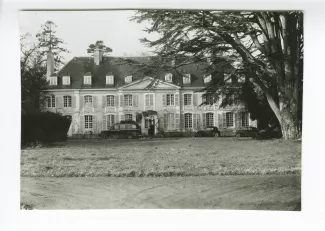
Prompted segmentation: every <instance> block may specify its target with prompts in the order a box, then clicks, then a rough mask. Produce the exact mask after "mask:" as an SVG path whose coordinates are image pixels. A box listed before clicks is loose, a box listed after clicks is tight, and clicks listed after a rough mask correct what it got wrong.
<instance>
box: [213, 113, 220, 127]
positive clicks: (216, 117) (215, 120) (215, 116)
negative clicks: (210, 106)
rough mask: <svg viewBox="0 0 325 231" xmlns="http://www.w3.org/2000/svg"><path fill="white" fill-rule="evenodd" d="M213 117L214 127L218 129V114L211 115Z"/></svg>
mask: <svg viewBox="0 0 325 231" xmlns="http://www.w3.org/2000/svg"><path fill="white" fill-rule="evenodd" d="M213 117H214V126H215V127H218V126H219V125H218V114H217V113H215V114H213Z"/></svg>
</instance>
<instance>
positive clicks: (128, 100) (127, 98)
mask: <svg viewBox="0 0 325 231" xmlns="http://www.w3.org/2000/svg"><path fill="white" fill-rule="evenodd" d="M124 105H125V106H129V107H132V95H124Z"/></svg>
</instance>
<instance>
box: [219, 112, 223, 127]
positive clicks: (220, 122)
mask: <svg viewBox="0 0 325 231" xmlns="http://www.w3.org/2000/svg"><path fill="white" fill-rule="evenodd" d="M218 127H219V128H222V127H223V126H222V113H218Z"/></svg>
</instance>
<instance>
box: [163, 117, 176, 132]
mask: <svg viewBox="0 0 325 231" xmlns="http://www.w3.org/2000/svg"><path fill="white" fill-rule="evenodd" d="M164 128H165V129H168V130H172V129H175V114H173V113H167V114H164Z"/></svg>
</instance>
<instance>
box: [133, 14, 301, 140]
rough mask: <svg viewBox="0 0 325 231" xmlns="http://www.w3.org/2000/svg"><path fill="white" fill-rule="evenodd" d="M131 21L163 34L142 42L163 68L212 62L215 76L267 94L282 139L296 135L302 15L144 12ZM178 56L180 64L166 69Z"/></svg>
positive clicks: (298, 115)
mask: <svg viewBox="0 0 325 231" xmlns="http://www.w3.org/2000/svg"><path fill="white" fill-rule="evenodd" d="M133 20H136V21H137V22H138V23H141V22H143V21H148V22H149V24H150V27H149V28H147V29H146V31H147V32H148V33H153V32H156V33H158V34H159V38H158V39H156V40H153V41H150V40H148V39H146V38H144V39H142V42H143V43H145V44H146V45H147V46H149V47H153V48H155V53H156V54H157V55H158V56H159V57H160V59H159V62H160V65H159V68H160V69H168V68H170V69H173V68H174V69H175V68H177V67H179V66H182V65H186V64H189V63H196V62H202V61H208V63H209V65H208V67H207V68H206V69H207V70H210V71H211V72H213V71H225V72H228V73H229V72H230V73H231V75H230V76H232V77H233V76H234V77H236V76H237V77H240V76H243V75H244V76H245V82H248V81H249V82H251V83H252V84H254V85H255V86H257V87H258V88H259V90H261V91H262V92H263V93H264V95H265V97H266V100H267V102H268V104H269V106H270V108H271V109H272V111H273V113H274V115H275V116H276V118H277V120H278V122H279V124H280V125H281V130H282V134H283V137H284V138H285V139H293V138H295V137H297V136H298V134H299V131H300V128H301V111H302V110H301V108H302V102H301V98H302V63H303V15H302V12H295V11H292V12H229V11H184V10H176V11H170V10H143V11H138V12H137V14H136V15H135V16H134V18H133ZM178 57H182V62H180V63H179V64H177V65H174V66H171V65H170V64H168V63H170V60H171V59H177V58H178ZM153 66H156V67H157V65H153ZM152 70H154V68H153V67H152ZM235 82H236V81H235ZM237 82H238V81H237Z"/></svg>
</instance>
